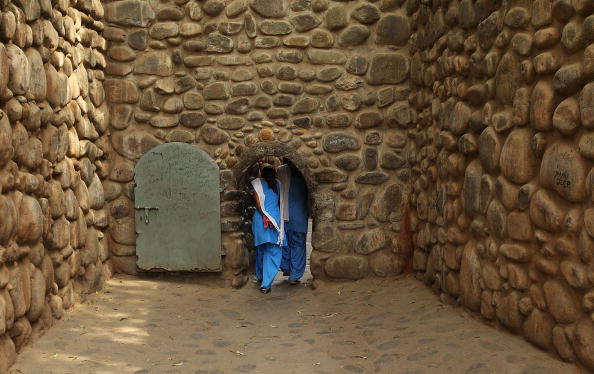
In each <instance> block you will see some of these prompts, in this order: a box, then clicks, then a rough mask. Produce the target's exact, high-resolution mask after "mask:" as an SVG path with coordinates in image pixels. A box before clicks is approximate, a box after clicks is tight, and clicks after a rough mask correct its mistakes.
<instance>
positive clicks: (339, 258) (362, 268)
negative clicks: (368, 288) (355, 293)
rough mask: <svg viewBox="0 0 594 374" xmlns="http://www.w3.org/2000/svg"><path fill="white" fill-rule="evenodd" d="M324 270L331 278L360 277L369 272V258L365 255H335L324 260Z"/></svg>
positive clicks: (353, 278) (354, 278)
mask: <svg viewBox="0 0 594 374" xmlns="http://www.w3.org/2000/svg"><path fill="white" fill-rule="evenodd" d="M324 270H325V271H326V274H328V275H329V276H331V277H333V278H343V279H352V280H356V279H361V278H365V277H366V276H367V275H368V274H369V271H370V268H369V260H368V259H367V257H366V256H358V255H335V256H332V257H330V258H329V259H328V260H327V261H326V264H325V266H324Z"/></svg>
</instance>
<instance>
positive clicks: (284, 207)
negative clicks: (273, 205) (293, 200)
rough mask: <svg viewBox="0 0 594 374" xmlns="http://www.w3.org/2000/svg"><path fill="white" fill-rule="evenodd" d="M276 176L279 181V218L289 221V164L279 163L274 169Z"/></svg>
mask: <svg viewBox="0 0 594 374" xmlns="http://www.w3.org/2000/svg"><path fill="white" fill-rule="evenodd" d="M276 176H277V178H278V180H279V182H280V191H279V194H280V204H281V212H282V215H281V218H282V220H283V221H285V222H288V221H289V188H290V187H291V168H290V167H289V165H281V166H279V167H278V168H277V169H276Z"/></svg>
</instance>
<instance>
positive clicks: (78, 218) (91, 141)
mask: <svg viewBox="0 0 594 374" xmlns="http://www.w3.org/2000/svg"><path fill="white" fill-rule="evenodd" d="M102 17H103V6H102V5H101V3H100V2H99V1H95V0H94V1H78V2H75V1H73V2H70V1H53V2H52V1H49V0H41V1H29V0H24V1H23V0H20V1H7V0H3V1H0V373H5V372H7V371H8V368H9V367H10V365H11V364H12V363H13V362H14V360H15V356H16V352H19V351H20V350H21V349H22V348H23V346H24V345H25V344H26V343H27V342H29V341H30V340H32V339H34V338H36V337H38V336H39V335H40V334H41V333H42V332H43V331H45V330H46V329H47V328H49V327H50V326H51V325H52V324H53V321H54V319H59V318H61V317H62V315H63V313H64V310H65V309H69V308H70V307H72V306H73V304H74V303H75V301H76V300H78V299H79V298H81V297H84V295H85V294H87V293H89V292H92V291H94V290H96V289H98V288H100V287H101V285H102V284H103V282H104V281H105V280H106V279H108V278H109V277H110V276H111V266H110V263H109V253H108V249H107V244H106V243H105V240H104V231H105V229H106V227H107V224H108V218H109V214H108V212H107V211H106V210H105V209H104V205H105V204H104V203H105V201H104V194H103V185H102V180H103V179H105V178H106V177H107V173H108V168H107V165H106V159H107V154H108V152H109V149H110V143H109V140H108V139H107V132H108V126H109V118H108V111H107V105H106V104H105V103H104V96H105V95H104V91H103V79H104V72H103V69H104V67H105V58H104V55H103V54H104V52H105V48H106V42H105V39H103V37H102V36H101V34H102V32H103V23H102V22H101V19H102Z"/></svg>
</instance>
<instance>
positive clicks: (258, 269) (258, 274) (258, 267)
mask: <svg viewBox="0 0 594 374" xmlns="http://www.w3.org/2000/svg"><path fill="white" fill-rule="evenodd" d="M262 247H263V245H259V246H257V247H256V248H255V251H256V278H258V282H262V251H263V250H264V249H263V248H262Z"/></svg>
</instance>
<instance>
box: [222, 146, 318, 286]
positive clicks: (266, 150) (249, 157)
mask: <svg viewBox="0 0 594 374" xmlns="http://www.w3.org/2000/svg"><path fill="white" fill-rule="evenodd" d="M270 158H277V159H279V160H280V159H285V158H286V159H288V160H290V161H291V163H293V164H294V165H295V166H296V167H297V169H299V172H301V174H302V175H303V177H304V179H305V181H306V185H307V193H308V195H309V202H310V214H311V217H310V227H309V231H308V233H307V248H308V258H307V269H306V274H305V275H304V277H303V278H302V280H307V279H308V278H310V279H311V275H313V276H315V274H310V273H309V254H310V253H311V251H312V250H313V248H312V247H311V244H310V243H311V237H312V234H313V231H314V230H315V227H316V217H317V213H316V211H317V209H316V208H317V207H318V206H319V204H317V201H318V200H319V196H318V194H317V183H316V182H315V180H314V178H313V175H312V173H311V171H310V169H309V168H308V167H307V163H306V161H305V158H304V157H303V156H302V155H301V154H300V153H299V151H298V150H297V149H295V148H292V147H291V146H289V145H287V144H283V143H281V142H266V143H258V144H256V145H253V146H251V147H249V148H246V149H245V150H244V151H243V152H242V154H241V156H240V159H239V162H238V163H237V164H236V165H234V167H233V169H232V171H233V175H234V177H235V181H236V186H237V189H238V190H241V191H242V192H243V195H244V196H245V199H244V200H243V205H242V211H243V214H242V217H243V222H242V227H241V231H242V242H243V248H244V250H245V251H247V256H248V257H250V258H251V259H252V261H250V262H251V263H253V253H254V252H253V244H252V243H253V238H252V236H251V216H252V214H253V209H255V208H254V202H253V199H252V197H251V194H250V190H251V187H250V186H251V180H253V179H254V178H255V177H257V173H258V163H259V162H261V161H264V160H266V161H268V162H269V163H271V162H272V160H271V159H270ZM275 166H276V165H275ZM250 271H252V272H253V266H252V269H251V270H250Z"/></svg>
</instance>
